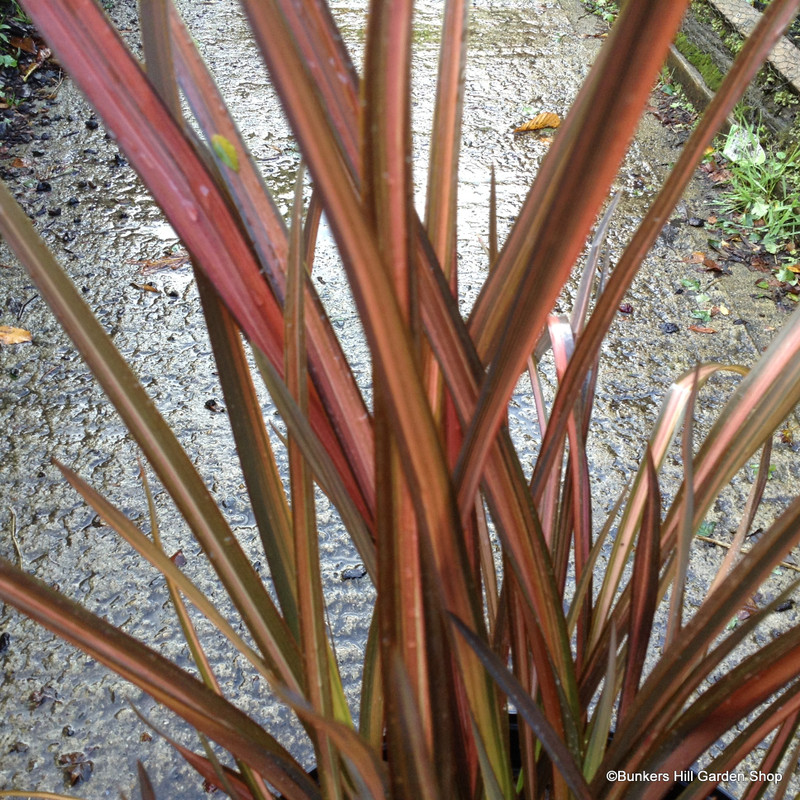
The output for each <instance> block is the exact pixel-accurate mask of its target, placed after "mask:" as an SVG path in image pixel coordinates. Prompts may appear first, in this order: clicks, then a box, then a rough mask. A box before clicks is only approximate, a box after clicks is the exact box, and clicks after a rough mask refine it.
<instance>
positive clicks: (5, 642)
mask: <svg viewBox="0 0 800 800" xmlns="http://www.w3.org/2000/svg"><path fill="white" fill-rule="evenodd" d="M10 645H11V636H10V635H9V634H8V633H0V653H5V651H6V650H8V648H9V646H10Z"/></svg>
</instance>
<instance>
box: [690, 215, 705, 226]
mask: <svg viewBox="0 0 800 800" xmlns="http://www.w3.org/2000/svg"><path fill="white" fill-rule="evenodd" d="M688 222H689V224H690V225H691V226H692V227H693V228H704V227H705V225H706V223H705V220H702V219H700V217H689V220H688Z"/></svg>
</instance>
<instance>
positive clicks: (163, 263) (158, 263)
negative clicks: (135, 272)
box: [125, 253, 189, 275]
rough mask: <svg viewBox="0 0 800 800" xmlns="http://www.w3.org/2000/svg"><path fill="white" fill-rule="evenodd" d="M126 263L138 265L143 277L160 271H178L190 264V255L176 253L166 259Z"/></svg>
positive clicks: (148, 259) (146, 259)
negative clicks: (179, 268)
mask: <svg viewBox="0 0 800 800" xmlns="http://www.w3.org/2000/svg"><path fill="white" fill-rule="evenodd" d="M125 263H126V264H134V265H136V266H137V267H139V272H141V273H142V275H147V274H148V273H150V272H155V271H156V270H159V269H167V268H169V269H178V267H182V266H183V265H184V264H188V263H189V254H188V253H176V254H175V255H174V256H165V257H164V258H145V259H143V260H141V261H126V262H125Z"/></svg>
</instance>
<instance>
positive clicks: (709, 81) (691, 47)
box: [675, 33, 725, 92]
mask: <svg viewBox="0 0 800 800" xmlns="http://www.w3.org/2000/svg"><path fill="white" fill-rule="evenodd" d="M675 46H676V47H677V48H678V51H679V52H680V53H681V55H682V56H684V58H686V60H687V61H688V62H689V63H690V64H691V65H692V66H693V67H694V68H695V69H696V70H697V71H698V72H699V73H700V74H701V75H702V76H703V80H704V81H705V82H706V86H708V88H709V89H711V91H712V92H716V91H717V89H719V87H720V84H721V83H722V79H723V78H724V77H725V76H724V75H723V74H722V72H720V70H719V67H717V65H716V64H715V63H714V61H713V60H712V58H711V56H709V55H708V53H704V52H703V51H702V50H701V49H700V48H699V47H697V45H695V44H693V43H692V42H690V41H689V39H688V38H687V37H686V36H685V34H683V33H678V35H677V36H676V37H675Z"/></svg>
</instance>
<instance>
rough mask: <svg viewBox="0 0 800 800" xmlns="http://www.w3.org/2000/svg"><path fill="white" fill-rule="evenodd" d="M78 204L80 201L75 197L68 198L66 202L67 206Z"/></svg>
mask: <svg viewBox="0 0 800 800" xmlns="http://www.w3.org/2000/svg"><path fill="white" fill-rule="evenodd" d="M78 203H80V200H78V198H77V197H70V198H69V200H67V205H68V206H76V205H78Z"/></svg>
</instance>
